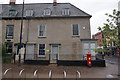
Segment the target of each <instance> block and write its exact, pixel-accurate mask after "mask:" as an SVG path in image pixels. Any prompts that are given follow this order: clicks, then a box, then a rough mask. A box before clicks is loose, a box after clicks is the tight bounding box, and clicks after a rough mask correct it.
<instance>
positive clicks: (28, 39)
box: [24, 19, 30, 61]
mask: <svg viewBox="0 0 120 80" xmlns="http://www.w3.org/2000/svg"><path fill="white" fill-rule="evenodd" d="M29 23H30V22H29V19H28V20H27V40H26V44H27V43H28V41H29ZM25 56H26V47H25V54H24V61H25Z"/></svg>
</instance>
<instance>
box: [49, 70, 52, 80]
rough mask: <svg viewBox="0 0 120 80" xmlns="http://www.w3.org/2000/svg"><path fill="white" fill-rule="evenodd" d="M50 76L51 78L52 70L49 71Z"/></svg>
mask: <svg viewBox="0 0 120 80" xmlns="http://www.w3.org/2000/svg"><path fill="white" fill-rule="evenodd" d="M49 78H50V80H51V78H52V70H50V72H49Z"/></svg>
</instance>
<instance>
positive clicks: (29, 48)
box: [25, 44, 34, 60]
mask: <svg viewBox="0 0 120 80" xmlns="http://www.w3.org/2000/svg"><path fill="white" fill-rule="evenodd" d="M33 59H34V45H33V44H28V45H26V56H25V60H33Z"/></svg>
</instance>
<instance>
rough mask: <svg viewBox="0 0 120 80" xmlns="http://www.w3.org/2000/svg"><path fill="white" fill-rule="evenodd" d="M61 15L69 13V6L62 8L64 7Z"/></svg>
mask: <svg viewBox="0 0 120 80" xmlns="http://www.w3.org/2000/svg"><path fill="white" fill-rule="evenodd" d="M62 15H63V16H69V15H70V10H69V8H64V9H62Z"/></svg>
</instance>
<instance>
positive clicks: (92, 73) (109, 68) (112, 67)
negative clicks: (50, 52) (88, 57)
mask: <svg viewBox="0 0 120 80" xmlns="http://www.w3.org/2000/svg"><path fill="white" fill-rule="evenodd" d="M105 60H106V67H91V68H88V67H87V66H57V65H56V64H50V65H48V66H45V65H44V66H43V65H21V66H20V67H18V65H17V64H3V65H2V77H3V78H49V72H50V70H51V71H52V72H51V75H52V76H51V77H52V78H63V77H64V75H63V72H64V71H65V72H66V78H76V77H78V74H77V71H79V72H80V78H118V59H116V58H115V57H109V56H105ZM8 68H11V70H10V71H8V72H7V74H6V76H5V75H4V72H5V70H6V69H8ZM22 69H24V71H23V72H22V74H21V76H19V73H20V71H21V70H22ZM36 70H37V72H36V76H34V72H35V71H36Z"/></svg>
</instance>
